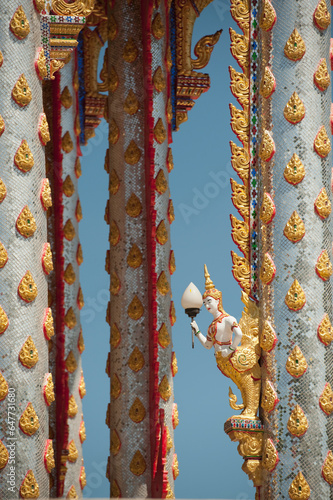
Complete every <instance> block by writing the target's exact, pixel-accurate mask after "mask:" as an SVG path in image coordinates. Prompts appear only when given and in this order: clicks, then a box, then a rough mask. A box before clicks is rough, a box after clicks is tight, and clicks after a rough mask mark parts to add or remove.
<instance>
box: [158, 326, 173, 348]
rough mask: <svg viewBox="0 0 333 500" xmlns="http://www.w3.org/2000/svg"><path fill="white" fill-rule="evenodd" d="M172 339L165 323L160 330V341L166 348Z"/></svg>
mask: <svg viewBox="0 0 333 500" xmlns="http://www.w3.org/2000/svg"><path fill="white" fill-rule="evenodd" d="M170 342H171V339H170V335H169V332H168V329H167V327H166V326H165V323H163V324H162V326H161V328H160V329H159V331H158V343H159V344H160V346H161V347H163V348H166V347H168V345H169V344H170Z"/></svg>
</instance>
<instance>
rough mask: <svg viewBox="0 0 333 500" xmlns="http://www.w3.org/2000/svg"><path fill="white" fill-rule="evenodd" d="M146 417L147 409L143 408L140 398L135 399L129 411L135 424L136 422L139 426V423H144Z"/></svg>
mask: <svg viewBox="0 0 333 500" xmlns="http://www.w3.org/2000/svg"><path fill="white" fill-rule="evenodd" d="M145 416H146V410H145V407H144V406H143V404H142V402H141V401H140V399H139V398H135V400H134V402H133V404H132V406H131V408H130V410H129V417H130V419H131V420H133V422H135V423H136V424H138V423H139V422H142V420H143V419H144V418H145Z"/></svg>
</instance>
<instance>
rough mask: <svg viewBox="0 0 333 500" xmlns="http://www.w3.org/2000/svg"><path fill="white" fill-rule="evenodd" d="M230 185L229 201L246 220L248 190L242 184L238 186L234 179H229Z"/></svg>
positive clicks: (247, 214) (247, 215) (247, 213)
mask: <svg viewBox="0 0 333 500" xmlns="http://www.w3.org/2000/svg"><path fill="white" fill-rule="evenodd" d="M230 184H231V192H232V195H231V201H232V203H233V205H234V207H235V208H237V210H238V212H239V213H240V215H241V216H242V217H243V218H244V219H245V220H248V218H249V204H250V203H249V193H248V188H247V187H246V186H244V185H243V184H238V182H236V181H235V180H234V179H230Z"/></svg>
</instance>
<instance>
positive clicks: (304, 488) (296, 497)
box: [288, 472, 311, 500]
mask: <svg viewBox="0 0 333 500" xmlns="http://www.w3.org/2000/svg"><path fill="white" fill-rule="evenodd" d="M288 493H289V496H290V499H291V500H308V498H310V494H311V490H310V486H309V485H308V483H307V481H306V479H305V477H304V476H303V474H302V473H301V472H299V473H298V474H297V476H296V477H295V479H294V480H293V482H292V483H291V485H290V487H289V491H288Z"/></svg>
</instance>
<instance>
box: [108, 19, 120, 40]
mask: <svg viewBox="0 0 333 500" xmlns="http://www.w3.org/2000/svg"><path fill="white" fill-rule="evenodd" d="M108 21H109V30H108V40H111V42H112V41H113V40H114V39H115V38H116V36H117V34H118V25H117V22H116V20H115V18H114V16H113V15H112V14H110V15H109V18H108Z"/></svg>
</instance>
